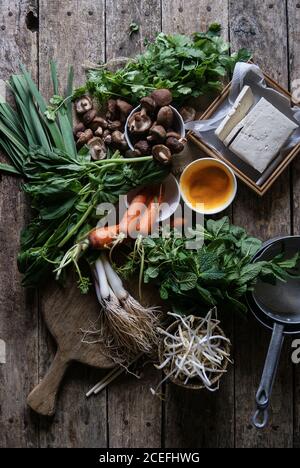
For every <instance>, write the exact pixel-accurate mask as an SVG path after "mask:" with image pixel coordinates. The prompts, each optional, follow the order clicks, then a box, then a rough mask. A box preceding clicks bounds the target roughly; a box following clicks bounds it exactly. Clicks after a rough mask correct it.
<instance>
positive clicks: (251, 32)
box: [229, 0, 293, 447]
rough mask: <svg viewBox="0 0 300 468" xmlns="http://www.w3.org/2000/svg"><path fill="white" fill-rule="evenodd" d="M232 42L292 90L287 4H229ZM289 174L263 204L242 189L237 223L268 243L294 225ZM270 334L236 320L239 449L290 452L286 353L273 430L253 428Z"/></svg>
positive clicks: (247, 1) (276, 392)
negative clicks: (273, 448) (264, 448)
mask: <svg viewBox="0 0 300 468" xmlns="http://www.w3.org/2000/svg"><path fill="white" fill-rule="evenodd" d="M229 18H230V37H231V42H232V44H233V47H234V49H237V48H238V47H248V48H249V49H251V50H252V51H254V60H255V61H256V62H257V63H258V64H259V65H260V66H261V67H262V68H263V69H264V70H265V71H266V72H268V73H269V74H270V75H272V76H273V77H274V78H275V79H276V80H278V81H279V83H280V84H282V85H283V86H287V85H288V72H287V35H286V8H285V2H282V1H281V0H274V1H272V2H271V1H270V2H267V1H266V2H261V1H259V0H251V1H250V0H242V1H240V0H239V1H237V0H230V1H229ZM290 216H291V213H290V194H289V173H288V171H287V172H285V173H284V174H283V175H282V177H281V178H280V180H279V181H277V182H276V183H275V185H274V187H273V188H272V189H271V190H270V192H269V193H268V194H267V195H266V196H265V197H264V198H262V199H260V198H258V197H257V196H256V195H254V194H253V193H252V192H251V191H250V190H249V189H247V188H245V187H243V186H242V185H241V184H240V188H239V195H238V198H237V201H236V204H235V207H234V221H235V223H237V224H240V225H242V226H245V227H246V228H247V229H248V230H249V232H251V233H252V234H254V235H256V236H258V237H261V238H263V239H268V238H271V237H274V236H276V235H282V234H288V233H289V232H290V229H291V224H290ZM269 339H270V333H269V332H267V331H265V330H261V328H260V326H259V325H258V324H257V323H255V321H254V319H253V318H252V317H250V316H249V318H248V322H247V321H246V322H244V321H243V320H241V319H240V318H239V317H236V340H235V348H236V353H235V354H236V355H235V362H236V386H235V392H236V446H237V447H290V446H291V445H292V431H293V417H292V415H293V391H292V388H293V386H292V367H291V364H290V362H289V357H288V354H287V348H285V350H284V351H283V354H282V360H281V366H280V369H279V373H278V378H277V380H276V384H275V387H274V393H273V396H272V414H271V422H270V425H269V427H268V428H267V429H266V430H265V431H263V432H258V431H256V430H255V429H254V428H253V427H252V426H251V424H250V418H251V415H252V412H253V409H254V398H255V393H256V390H257V387H258V384H259V379H260V376H261V372H262V368H263V364H264V360H265V356H266V352H267V348H268V344H269Z"/></svg>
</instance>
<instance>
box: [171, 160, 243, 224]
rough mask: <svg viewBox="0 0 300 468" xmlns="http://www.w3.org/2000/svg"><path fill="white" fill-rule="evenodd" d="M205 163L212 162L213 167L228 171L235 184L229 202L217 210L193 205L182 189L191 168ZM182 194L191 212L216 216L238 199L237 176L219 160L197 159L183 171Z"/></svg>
mask: <svg viewBox="0 0 300 468" xmlns="http://www.w3.org/2000/svg"><path fill="white" fill-rule="evenodd" d="M204 161H210V162H212V163H213V165H215V166H220V167H222V168H223V169H226V173H227V174H228V176H229V177H230V178H231V180H232V182H233V189H232V194H231V195H230V197H228V200H227V201H226V202H225V203H224V204H223V205H220V206H219V207H217V208H215V209H213V210H205V208H204V209H203V210H202V209H200V208H198V207H195V206H194V205H192V204H191V203H190V202H189V200H188V199H187V197H186V194H185V191H184V189H183V188H182V180H183V179H184V177H185V176H186V174H187V172H188V171H190V169H191V167H193V166H197V165H201V164H202V163H203V162H204ZM180 192H181V196H182V199H183V201H184V202H185V204H186V205H187V206H188V207H189V208H190V209H191V210H193V211H195V212H197V213H200V214H204V215H214V214H218V213H221V212H222V211H224V210H226V208H228V207H229V206H230V205H231V204H232V202H233V201H234V199H235V197H236V193H237V180H236V176H235V174H234V172H233V170H232V169H231V168H230V167H229V166H227V164H225V163H224V162H223V161H220V160H219V159H213V158H201V159H197V160H196V161H193V162H192V163H191V164H189V165H188V166H187V167H186V168H185V170H184V171H183V173H182V175H181V178H180Z"/></svg>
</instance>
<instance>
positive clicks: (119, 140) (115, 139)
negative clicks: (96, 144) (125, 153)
mask: <svg viewBox="0 0 300 468" xmlns="http://www.w3.org/2000/svg"><path fill="white" fill-rule="evenodd" d="M111 142H112V144H113V145H114V146H115V147H116V148H119V149H121V150H125V149H127V147H128V146H127V141H126V139H125V135H124V133H122V132H120V130H116V131H115V132H113V133H112V134H111Z"/></svg>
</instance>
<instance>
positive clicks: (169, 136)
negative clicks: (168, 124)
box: [167, 130, 181, 140]
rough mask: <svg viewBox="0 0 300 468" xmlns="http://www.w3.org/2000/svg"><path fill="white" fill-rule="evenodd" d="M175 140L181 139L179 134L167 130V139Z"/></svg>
mask: <svg viewBox="0 0 300 468" xmlns="http://www.w3.org/2000/svg"><path fill="white" fill-rule="evenodd" d="M171 137H173V138H176V140H180V139H181V135H180V133H178V132H175V131H174V130H168V132H167V138H171Z"/></svg>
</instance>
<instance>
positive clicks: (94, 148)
mask: <svg viewBox="0 0 300 468" xmlns="http://www.w3.org/2000/svg"><path fill="white" fill-rule="evenodd" d="M88 146H89V148H90V153H91V158H92V159H93V160H94V161H99V160H101V159H105V158H106V155H107V149H106V146H105V144H104V141H103V140H102V138H99V137H95V138H92V139H91V140H90V141H89V142H88Z"/></svg>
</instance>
